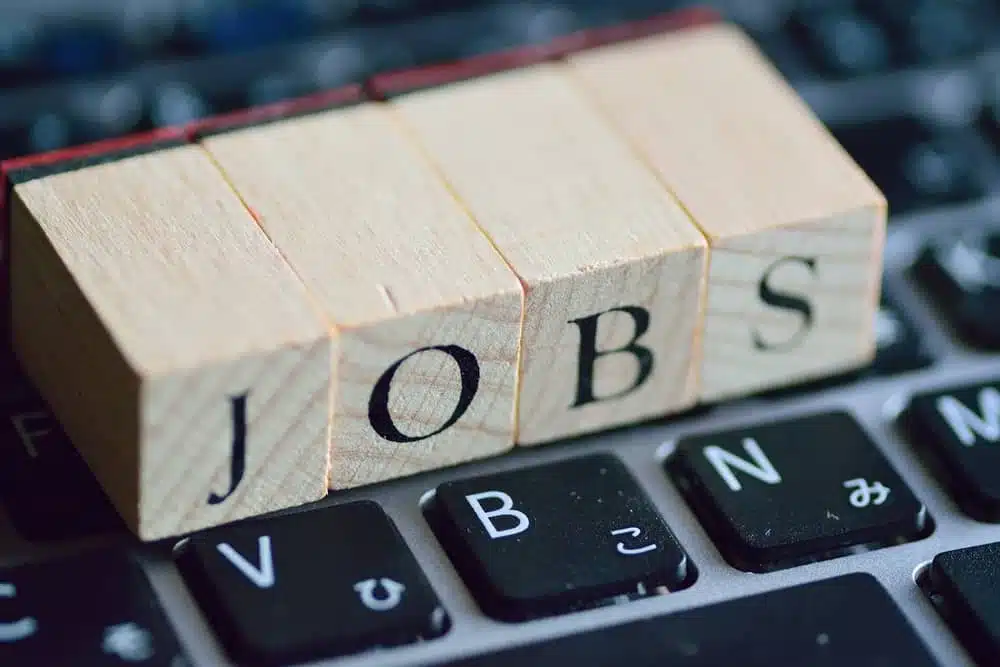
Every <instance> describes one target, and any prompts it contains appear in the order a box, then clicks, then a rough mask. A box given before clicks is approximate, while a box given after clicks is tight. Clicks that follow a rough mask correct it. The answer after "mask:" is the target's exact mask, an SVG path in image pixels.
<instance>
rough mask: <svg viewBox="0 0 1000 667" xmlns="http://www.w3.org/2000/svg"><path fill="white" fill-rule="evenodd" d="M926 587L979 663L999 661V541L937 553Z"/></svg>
mask: <svg viewBox="0 0 1000 667" xmlns="http://www.w3.org/2000/svg"><path fill="white" fill-rule="evenodd" d="M926 586H927V588H928V589H929V592H930V594H931V600H932V601H933V602H934V604H935V606H936V607H937V608H938V610H939V611H940V612H941V615H942V616H943V617H944V618H945V619H946V621H947V622H948V624H949V625H950V626H951V628H952V631H953V632H954V633H955V634H956V635H957V636H958V638H959V640H960V641H961V642H962V643H963V644H964V645H965V647H966V649H967V650H968V651H969V653H970V654H972V655H973V656H974V657H975V659H976V660H977V661H978V662H979V663H980V664H982V665H997V664H1000V542H994V543H993V544H983V545H979V546H974V547H968V548H965V549H956V550H954V551H946V552H944V553H942V554H938V555H937V556H936V557H935V558H934V560H933V561H932V562H931V566H930V567H929V568H928V570H927V581H926Z"/></svg>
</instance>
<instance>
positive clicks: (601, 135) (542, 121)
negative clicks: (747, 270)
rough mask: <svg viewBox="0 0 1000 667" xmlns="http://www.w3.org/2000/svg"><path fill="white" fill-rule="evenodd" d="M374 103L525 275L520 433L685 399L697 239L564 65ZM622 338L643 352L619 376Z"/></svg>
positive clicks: (688, 398)
mask: <svg viewBox="0 0 1000 667" xmlns="http://www.w3.org/2000/svg"><path fill="white" fill-rule="evenodd" d="M389 104H390V106H391V107H392V108H393V110H394V111H395V113H397V114H398V115H399V117H400V118H402V119H403V121H404V122H405V124H406V126H407V127H408V128H410V131H411V132H412V133H413V135H414V136H415V137H416V138H417V140H418V141H419V142H420V143H421V145H422V146H423V147H424V148H425V150H426V152H427V154H428V156H429V157H430V159H431V160H433V161H434V162H435V164H436V165H437V166H438V167H439V168H440V170H441V173H442V174H443V176H444V177H445V178H446V179H447V181H448V182H449V184H450V185H451V187H452V188H453V190H454V191H455V193H456V195H457V196H458V197H459V198H460V199H461V200H462V201H463V202H464V203H465V205H466V206H467V207H468V209H469V211H470V212H471V214H472V216H473V217H474V218H475V220H476V222H477V223H478V224H479V225H480V227H481V228H482V229H483V230H485V232H486V234H487V235H488V236H489V237H490V238H491V240H492V241H493V243H494V244H495V246H496V247H497V249H498V250H499V251H500V252H501V254H503V256H504V257H505V259H506V260H507V262H508V263H509V264H510V265H511V267H512V268H513V269H514V270H515V271H516V272H517V274H518V276H519V277H520V278H521V281H522V283H523V284H524V286H525V290H526V300H525V314H524V332H523V339H522V340H523V343H522V352H521V367H522V369H521V390H520V395H519V401H518V411H519V415H518V436H517V437H518V442H519V443H520V444H534V443H539V442H544V441H548V440H553V439H556V438H560V437H565V436H571V435H576V434H580V433H584V432H588V431H594V430H598V429H602V428H607V427H611V426H615V425H620V424H624V423H628V422H630V421H634V420H638V419H642V418H647V417H652V416H656V415H663V414H665V413H668V412H671V411H676V410H680V409H682V408H684V407H686V406H688V405H690V404H691V403H692V402H693V400H694V390H695V377H694V374H693V366H694V364H693V360H694V358H695V357H696V356H697V350H698V347H699V345H698V343H699V340H698V339H699V336H698V328H699V323H700V319H701V318H700V309H701V305H702V301H701V297H702V294H703V283H704V270H705V242H704V239H703V238H702V236H701V234H700V233H699V232H698V230H697V228H696V227H695V226H694V225H693V224H692V223H691V222H690V221H689V220H688V218H687V216H686V215H685V214H684V211H683V210H682V209H681V207H680V206H679V205H678V204H677V202H676V201H674V200H673V198H672V197H671V196H670V194H669V192H667V191H666V190H665V189H664V188H663V187H662V186H661V185H660V184H659V183H658V182H657V180H656V178H655V177H654V175H653V174H652V172H651V171H649V170H648V169H647V168H646V167H645V166H644V165H642V164H641V162H640V161H639V160H638V159H637V158H636V157H635V156H633V155H632V154H631V152H630V150H629V148H628V146H627V145H626V144H625V142H623V141H622V140H621V139H620V138H619V137H617V136H615V134H614V133H613V132H612V131H611V130H610V129H609V127H608V126H607V124H606V123H605V122H604V121H603V120H602V119H601V118H600V117H599V115H598V114H597V113H596V112H595V111H594V109H593V107H592V105H591V104H590V103H588V101H587V100H586V99H585V98H584V97H583V96H581V95H580V94H579V92H578V91H577V90H576V87H575V85H574V83H573V82H572V81H571V80H570V78H569V77H567V76H566V75H565V74H564V73H563V72H562V71H560V70H559V69H557V68H555V67H553V66H550V65H540V66H536V67H532V68H528V69H524V70H519V71H513V72H506V73H502V74H496V75H493V76H489V77H485V78H482V79H478V80H472V81H467V82H463V83H456V84H453V85H450V86H448V87H445V88H441V89H436V90H428V91H422V92H418V93H413V94H410V95H406V96H401V97H399V98H394V99H393V100H391V101H390V103H389ZM628 308H638V309H642V310H643V311H645V312H646V313H648V314H649V323H648V327H647V328H646V329H645V330H643V327H642V325H641V324H640V322H639V319H638V316H637V315H636V314H635V311H633V312H629V311H627V310H614V309H628ZM612 310H614V312H608V311H612ZM581 318H589V319H587V320H586V322H588V323H590V324H592V325H593V326H594V328H595V330H594V331H592V332H591V333H590V334H588V333H586V331H585V326H584V324H583V323H574V321H580V320H581ZM594 318H596V319H594ZM588 326H589V325H588ZM591 334H592V338H593V345H589V344H588V340H590V336H591ZM637 335H638V340H635V341H633V339H635V338H636V336H637ZM632 342H635V344H636V345H637V346H641V347H642V349H643V350H645V351H646V352H648V353H649V356H650V358H651V359H652V363H651V365H650V370H649V372H648V375H647V376H646V377H644V378H641V379H643V380H644V381H643V382H642V383H641V384H639V385H638V386H635V387H633V385H634V384H635V383H636V381H637V380H639V379H640V376H641V375H642V372H643V371H642V370H641V369H642V360H641V354H642V353H636V350H635V349H621V348H628V346H629V345H630V343H632ZM588 347H590V348H593V349H596V351H597V352H598V353H604V354H597V355H596V358H595V359H593V362H594V363H593V365H592V372H588V369H590V368H591V364H589V363H586V362H584V360H581V349H584V348H588ZM615 350H620V351H618V352H614V351H615ZM581 369H583V370H581ZM581 378H582V380H581ZM581 386H586V388H587V389H588V391H589V390H590V389H592V390H593V391H592V396H591V395H586V396H584V395H583V394H581V392H580V387H581ZM581 396H583V398H584V399H593V400H580V398H581Z"/></svg>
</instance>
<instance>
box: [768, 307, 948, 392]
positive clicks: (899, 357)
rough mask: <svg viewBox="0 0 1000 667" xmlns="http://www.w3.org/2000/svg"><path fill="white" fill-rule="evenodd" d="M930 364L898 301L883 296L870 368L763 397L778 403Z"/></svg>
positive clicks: (776, 390)
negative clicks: (790, 397) (896, 302)
mask: <svg viewBox="0 0 1000 667" xmlns="http://www.w3.org/2000/svg"><path fill="white" fill-rule="evenodd" d="M930 363H931V358H930V355H929V354H928V353H927V351H926V350H925V349H924V346H923V343H922V341H921V338H920V335H919V334H918V333H917V331H916V329H915V328H914V327H913V325H912V324H911V323H910V322H909V321H908V320H907V319H906V317H905V316H904V315H903V313H902V311H900V309H899V308H898V307H897V306H896V304H895V302H894V301H893V300H892V299H890V298H889V297H887V296H886V295H885V294H883V295H882V299H881V301H880V303H879V307H878V310H877V311H875V359H874V361H872V363H871V364H870V365H869V366H866V367H864V368H861V369H857V370H852V371H848V372H846V373H838V374H836V375H831V376H827V377H823V378H820V379H818V380H809V381H807V382H800V383H796V384H793V385H790V386H786V387H781V388H779V389H773V390H771V391H767V392H763V393H762V394H760V397H761V398H766V399H775V400H777V399H783V398H787V397H789V396H800V395H802V394H804V393H806V392H813V391H823V390H825V389H831V388H833V387H838V386H842V385H845V384H847V383H850V382H857V381H861V380H864V379H866V378H871V377H886V376H890V375H896V374H898V373H905V372H907V371H912V370H916V369H918V368H923V367H925V366H927V365H929V364H930Z"/></svg>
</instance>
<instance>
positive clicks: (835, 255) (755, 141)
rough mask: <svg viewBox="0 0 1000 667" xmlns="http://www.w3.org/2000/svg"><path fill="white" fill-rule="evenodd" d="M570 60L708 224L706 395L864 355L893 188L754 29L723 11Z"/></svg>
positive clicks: (819, 371)
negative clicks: (791, 79) (882, 184)
mask: <svg viewBox="0 0 1000 667" xmlns="http://www.w3.org/2000/svg"><path fill="white" fill-rule="evenodd" d="M567 68H568V69H569V71H570V72H572V74H573V75H574V76H575V77H576V78H577V79H578V80H579V81H580V82H581V83H582V84H583V86H584V88H585V89H586V90H587V93H588V95H589V96H590V97H591V98H592V99H593V100H594V101H595V102H596V103H597V104H598V105H599V106H600V107H601V109H602V112H603V113H604V115H605V116H606V117H607V118H608V120H609V121H610V122H611V123H613V124H614V125H615V126H616V127H617V128H619V130H620V131H621V132H622V134H623V135H624V136H625V137H627V138H628V140H629V141H630V143H631V144H632V146H633V147H634V149H635V150H636V152H637V154H639V155H641V156H642V157H643V159H644V160H645V161H646V162H647V163H648V164H649V165H650V166H652V168H653V169H654V170H655V171H656V172H657V173H658V175H659V176H660V178H661V180H662V182H663V183H664V184H665V185H667V186H668V187H669V188H670V189H671V190H672V191H673V192H674V193H675V195H676V196H677V197H678V198H679V199H680V201H681V202H682V203H683V205H684V206H685V208H686V209H687V210H688V211H689V212H690V214H691V216H692V218H693V219H694V221H695V222H696V223H697V224H698V225H699V226H700V228H701V229H702V231H703V232H704V233H705V235H706V237H707V238H708V241H709V243H710V247H711V249H710V260H709V264H710V268H709V287H708V305H707V308H706V316H705V347H704V356H703V359H704V362H703V368H702V373H701V376H702V384H701V388H700V391H699V395H700V397H701V398H702V399H704V400H706V401H714V400H718V399H723V398H728V397H735V396H739V395H744V394H748V393H751V392H754V391H758V390H764V389H769V388H773V387H777V386H780V385H788V384H793V383H796V382H800V381H804V380H808V379H812V378H816V377H820V376H823V375H828V374H831V373H835V372H839V371H845V370H848V369H850V368H853V367H857V366H860V365H863V364H865V363H867V362H868V361H870V359H871V358H872V356H873V355H874V314H875V311H876V308H877V302H878V292H879V286H880V280H881V253H882V245H883V240H884V235H885V218H886V203H885V199H884V198H883V196H882V194H881V193H880V192H879V191H878V190H877V189H876V187H875V186H874V185H873V184H872V182H871V181H870V179H869V178H868V177H867V176H866V175H865V174H864V173H863V172H862V170H861V169H860V168H859V167H858V166H857V165H856V164H855V163H854V162H853V161H852V160H851V159H850V157H848V155H847V154H846V153H845V152H844V150H843V149H842V148H841V147H840V146H839V145H838V144H837V143H836V142H835V141H834V140H833V138H832V137H831V136H830V134H829V133H828V132H827V131H826V129H825V128H824V127H823V125H822V124H821V123H820V122H819V121H818V120H817V119H816V118H815V116H814V115H813V114H812V113H811V112H810V110H809V109H808V108H807V107H806V105H805V104H804V103H803V102H802V101H801V100H800V99H799V98H798V97H797V96H796V94H795V92H794V91H793V90H792V89H791V88H790V87H789V86H788V85H787V84H786V83H785V82H784V81H783V80H782V79H781V77H780V75H779V74H778V73H777V72H776V71H775V70H774V68H773V67H772V66H771V65H770V64H769V63H768V62H767V61H766V60H765V59H764V58H763V57H762V56H761V54H760V53H759V52H758V51H757V49H756V47H755V46H754V45H753V43H752V42H751V41H750V40H749V38H747V37H746V36H745V35H743V34H742V33H741V32H740V31H739V30H738V29H736V28H734V27H732V26H728V25H724V24H720V25H717V26H712V27H704V28H699V29H695V30H691V31H685V32H682V33H676V34H672V35H667V36H661V37H655V38H650V39H647V40H641V41H637V42H635V43H631V44H624V45H617V46H613V47H607V48H603V49H597V50H594V51H592V52H588V53H584V54H580V55H576V56H573V57H572V58H570V59H569V61H568V65H567Z"/></svg>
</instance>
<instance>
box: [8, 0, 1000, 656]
mask: <svg viewBox="0 0 1000 667" xmlns="http://www.w3.org/2000/svg"><path fill="white" fill-rule="evenodd" d="M141 4H142V3H116V2H111V1H110V0H109V1H108V2H92V3H88V4H87V6H86V8H77V10H78V11H80V12H82V13H81V14H80V17H81V18H79V20H76V21H73V22H68V21H66V22H64V23H63V24H62V25H59V24H58V22H56V21H55V20H54V19H53V18H52V17H58V16H60V15H63V16H65V15H66V14H65V12H66V11H68V10H67V9H66V7H69V6H70V5H69V3H67V4H66V5H60V4H59V3H55V2H36V3H33V6H32V7H31V8H24V7H22V8H7V7H4V8H0V17H4V18H6V17H7V15H5V14H3V13H2V12H10V13H9V16H10V17H11V18H10V20H4V21H2V22H0V25H3V26H5V28H2V29H0V45H2V48H0V57H2V59H0V82H2V88H0V155H3V156H6V157H13V156H18V155H25V154H30V153H35V152H41V151H46V150H55V149H60V148H65V147H69V146H74V145H78V144H80V143H83V142H87V141H93V140H99V139H107V138H115V137H118V136H123V135H125V134H129V133H132V132H135V131H142V130H150V129H155V128H158V127H168V126H171V125H175V124H178V123H185V122H189V121H192V120H197V118H199V117H207V116H209V115H215V114H219V113H226V112H230V111H237V110H239V109H242V108H245V107H247V106H257V105H263V104H266V103H271V102H276V101H280V100H282V99H286V98H288V97H291V96H298V95H306V94H311V93H316V92H321V91H323V90H326V89H330V88H334V87H337V86H340V85H343V84H347V83H351V82H352V81H356V80H358V79H359V78H364V77H368V76H370V75H371V74H372V73H374V72H378V71H386V70H391V69H397V68H399V67H407V66H412V65H420V64H425V63H428V62H435V61H439V60H442V59H449V58H455V57H468V56H474V55H479V54H483V53H488V52H491V51H493V50H497V49H502V48H509V47H512V46H523V45H525V44H531V43H544V42H545V41H547V40H551V39H553V38H555V37H558V36H559V35H560V34H565V33H569V32H571V31H575V30H579V29H581V28H587V27H600V26H609V25H614V24H617V23H620V22H623V21H629V20H636V19H641V18H644V17H647V16H652V15H654V14H657V13H659V12H662V11H664V10H668V9H672V8H673V7H674V6H675V4H676V3H670V2H656V1H654V0H627V1H625V2H621V3H616V4H615V6H614V7H611V6H609V5H610V3H597V2H583V1H580V2H566V3H558V4H556V3H551V4H549V3H521V4H502V5H491V4H488V3H467V2H453V3H422V2H371V3H364V2H348V3H335V2H331V3H306V2H291V1H289V2H277V1H276V2H273V3H260V4H256V5H251V4H246V3H235V2H232V3H218V6H215V3H173V2H162V3H148V5H147V7H148V9H146V10H140V9H138V7H139V6H140V5H141ZM153 8H156V9H153ZM717 8H718V9H719V10H720V11H721V12H722V13H723V15H724V16H727V17H729V18H730V19H732V20H734V21H736V22H737V23H739V24H740V25H742V26H743V27H744V28H745V29H746V30H747V31H748V32H749V34H751V35H752V36H753V37H754V39H755V40H756V41H757V43H758V44H759V45H760V46H761V47H762V49H763V50H764V51H765V52H766V53H767V54H768V55H769V56H770V57H771V58H772V59H773V61H774V62H775V64H777V66H778V67H779V68H780V70H781V71H782V73H783V74H784V75H785V76H786V77H787V78H788V79H789V80H790V81H791V82H792V83H793V85H794V86H795V88H796V90H797V91H798V92H799V94H800V95H801V96H802V97H803V98H804V99H805V100H806V101H807V102H808V103H809V104H810V105H811V106H812V107H813V109H814V110H815V111H816V112H817V113H818V114H819V116H820V117H821V118H822V119H823V120H824V122H825V123H826V124H827V126H828V127H829V128H830V130H831V131H832V133H833V135H834V136H835V137H836V138H837V139H838V141H840V143H841V144H842V145H843V146H844V147H845V148H846V149H847V150H848V151H849V153H850V154H851V155H852V156H853V157H854V159H855V160H856V161H857V162H858V163H859V164H860V165H861V166H862V167H863V168H864V169H865V171H866V172H867V173H868V174H869V175H870V176H871V177H872V179H873V180H874V181H875V182H876V183H877V184H878V186H879V187H880V188H881V189H882V190H883V192H885V193H886V195H887V197H888V199H889V203H890V209H891V211H892V216H891V218H890V225H889V230H888V237H887V240H886V248H885V254H884V262H885V273H884V281H883V282H884V285H883V294H882V304H881V307H880V309H879V312H878V314H877V319H876V325H875V326H876V332H877V338H878V341H877V342H878V353H877V356H876V359H875V361H874V363H873V364H872V365H871V366H870V367H869V368H866V369H864V370H862V371H859V372H853V373H851V374H849V375H846V376H840V377H833V378H827V379H824V380H823V381H821V382H815V383H810V384H806V385H801V386H796V387H793V388H791V389H782V390H778V391H773V392H768V393H764V394H760V395H757V396H753V397H751V398H746V399H741V400H736V401H729V402H722V403H718V404H715V405H712V406H709V407H705V408H702V409H699V410H697V411H695V412H693V413H690V414H686V415H683V416H681V417H676V418H668V419H662V420H658V421H655V422H651V423H645V424H642V425H639V426H634V427H629V428H623V429H620V430H616V431H613V432H609V433H604V434H600V435H595V436H589V437H584V438H576V439H572V440H568V441H564V442H560V443H556V444H551V445H547V446H545V447H540V448H525V449H519V450H518V451H516V452H514V453H512V454H508V455H505V456H503V457H500V458H496V459H492V460H488V461H482V462H478V463H472V464H465V465H462V466H459V467H456V468H451V469H447V470H440V471H435V472H429V473H425V474H421V475H417V476H413V477H409V478H406V479H402V480H397V481H392V482H387V483H384V484H379V485H376V486H371V487H363V488H359V489H355V490H350V491H343V492H337V493H335V494H332V495H331V496H329V497H328V498H326V499H324V500H322V501H320V502H318V503H315V504H312V505H310V506H307V507H303V508H299V509H296V510H292V511H287V512H281V513H278V514H275V515H271V516H266V517H260V518H255V519H250V520H247V521H243V522H239V523H235V524H230V525H227V526H223V527H220V528H216V529H211V530H208V531H205V532H202V533H196V534H193V535H191V536H189V537H187V538H184V539H183V540H165V541H162V542H156V543H152V544H139V543H138V542H136V541H135V540H134V538H132V537H130V536H129V535H128V533H127V532H126V530H125V528H124V527H123V525H122V523H121V520H120V519H119V518H118V517H117V515H116V514H115V513H114V512H113V510H111V508H110V505H109V503H108V501H107V499H106V498H105V497H104V496H103V493H102V492H101V490H100V489H99V487H98V486H97V485H96V483H95V482H94V480H93V478H92V477H91V476H90V474H89V471H88V469H87V467H86V465H85V464H84V463H83V462H82V460H81V459H80V458H79V456H77V455H76V453H75V451H74V449H73V447H72V445H71V444H70V443H69V442H68V440H67V438H66V437H65V436H64V434H62V432H61V430H60V428H59V426H58V425H57V424H56V423H55V422H54V420H53V419H52V418H51V416H50V415H49V414H48V412H47V411H46V409H45V406H44V405H43V404H42V403H41V401H40V399H38V397H37V395H36V394H35V393H34V391H33V389H32V388H31V387H30V386H29V384H28V383H27V382H26V381H24V379H23V378H22V377H21V376H20V375H19V373H18V371H17V369H16V368H15V367H14V366H13V365H12V364H9V363H8V364H7V367H6V382H5V383H4V386H3V388H2V395H0V399H2V403H0V406H2V408H3V409H4V410H5V412H6V417H7V418H6V419H5V420H3V421H2V423H0V428H3V437H2V438H0V461H2V464H0V507H2V510H3V512H2V516H0V523H2V524H3V525H2V526H0V530H2V535H3V538H2V541H0V566H2V569H0V658H2V662H3V664H12V665H21V664H23V665H69V664H72V665H125V664H138V665H167V666H168V667H181V666H183V665H226V664H248V665H256V664H262V665H292V664H300V663H306V664H317V665H327V664H329V665H358V666H367V665H386V666H390V667H391V666H394V665H469V666H483V665H506V664H514V663H524V664H551V663H555V664H581V665H620V664H626V663H627V662H631V663H633V664H638V665H646V664H649V665H654V664H655V665H660V664H678V665H698V666H700V665H716V664H731V663H733V662H737V663H738V664H748V665H774V664H782V665H840V664H845V663H846V664H852V665H873V666H874V665H905V666H911V665H913V666H922V665H958V666H963V665H992V664H997V663H1000V608H998V606H997V605H996V603H995V599H996V597H997V593H998V588H1000V577H998V576H997V575H996V574H995V572H996V571H997V569H998V566H1000V529H998V528H997V527H996V523H997V522H998V521H1000V477H998V475H997V473H996V469H997V465H996V464H995V462H994V461H993V459H994V458H995V457H996V456H998V455H997V454H996V453H995V445H996V443H997V442H998V441H1000V358H997V357H996V355H995V351H996V349H997V348H998V346H1000V334H998V333H997V331H1000V328H998V326H997V325H996V324H995V323H994V321H995V320H994V318H995V317H996V316H995V315H994V314H993V310H992V308H993V307H994V305H993V304H994V301H996V300H997V299H998V298H1000V297H998V296H997V294H1000V292H998V290H1000V273H998V271H1000V268H998V267H1000V264H998V262H997V258H998V256H1000V250H998V249H1000V243H998V242H997V240H996V239H997V238H998V236H997V234H1000V231H997V228H996V226H995V225H996V223H995V219H996V217H997V213H998V211H1000V198H998V197H997V193H996V185H995V183H997V182H998V181H997V178H996V175H997V174H998V173H1000V172H998V166H1000V162H998V151H1000V129H998V128H1000V96H998V89H996V87H995V81H996V80H997V73H998V66H1000V59H998V56H1000V39H998V35H1000V4H998V3H996V2H993V1H991V0H981V1H974V0H963V1H962V2H943V1H940V2H937V1H933V0H912V1H911V0H907V1H905V2H902V1H900V0H888V1H886V2H880V1H878V2H876V1H868V0H865V1H855V2H850V1H848V0H812V1H809V2H806V1H802V2H759V3H752V4H751V3H742V2H728V3H727V2H719V3H717ZM143 12H147V13H143ZM140 14H141V16H140ZM123 16H124V19H125V20H124V24H125V25H126V26H127V27H128V30H126V29H125V28H123V27H122V25H123ZM15 19H16V20H15ZM84 19H85V20H84ZM10 26H14V28H13V29H11V28H10ZM129 30H131V31H132V32H129ZM457 36H461V38H459V37H457ZM234 64H235V65H238V66H234ZM805 446H808V447H809V449H808V453H807V454H805V455H804V454H803V448H804V447H805ZM8 656H9V657H8Z"/></svg>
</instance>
